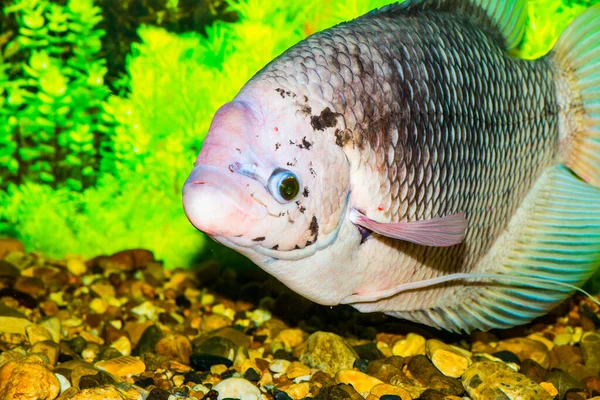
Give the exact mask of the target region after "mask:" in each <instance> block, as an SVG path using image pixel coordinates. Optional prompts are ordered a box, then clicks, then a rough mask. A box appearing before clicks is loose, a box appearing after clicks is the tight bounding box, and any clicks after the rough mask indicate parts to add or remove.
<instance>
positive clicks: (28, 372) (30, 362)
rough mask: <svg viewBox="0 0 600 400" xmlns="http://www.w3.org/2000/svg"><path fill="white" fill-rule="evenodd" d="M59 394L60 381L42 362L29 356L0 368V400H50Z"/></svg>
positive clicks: (37, 357) (35, 357)
mask: <svg viewBox="0 0 600 400" xmlns="http://www.w3.org/2000/svg"><path fill="white" fill-rule="evenodd" d="M59 393H60V381H59V380H58V378H57V377H56V375H55V374H54V373H52V371H50V369H48V367H47V366H46V365H45V364H44V362H43V360H42V359H41V358H40V357H39V356H37V355H30V356H28V357H25V358H22V359H20V360H17V361H10V362H8V363H6V364H4V365H3V366H2V368H0V399H3V400H9V399H24V400H25V399H27V400H29V399H35V400H46V399H48V400H52V399H55V398H56V397H57V396H58V394H59Z"/></svg>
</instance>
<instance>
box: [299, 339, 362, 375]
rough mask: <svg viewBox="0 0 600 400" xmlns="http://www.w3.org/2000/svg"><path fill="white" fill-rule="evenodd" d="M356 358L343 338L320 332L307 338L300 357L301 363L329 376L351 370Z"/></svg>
mask: <svg viewBox="0 0 600 400" xmlns="http://www.w3.org/2000/svg"><path fill="white" fill-rule="evenodd" d="M357 358H358V356H357V354H356V352H355V351H354V349H352V347H350V345H348V343H347V342H346V341H345V340H344V338H342V337H341V336H338V335H336V334H334V333H329V332H321V331H319V332H315V333H313V334H312V335H310V336H309V337H308V339H307V341H306V345H305V348H304V350H303V351H302V353H301V355H300V361H301V362H303V363H304V364H307V365H308V366H309V367H311V368H318V369H320V370H321V371H323V372H325V373H327V374H329V375H331V376H333V375H335V374H336V372H337V371H340V370H342V369H351V368H352V366H353V365H354V361H356V359H357Z"/></svg>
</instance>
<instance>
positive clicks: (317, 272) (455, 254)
mask: <svg viewBox="0 0 600 400" xmlns="http://www.w3.org/2000/svg"><path fill="white" fill-rule="evenodd" d="M525 7H526V4H525V0H421V1H415V0H408V1H406V2H404V3H400V4H394V5H389V6H386V7H383V8H381V9H377V10H374V11H371V12H369V13H368V14H366V15H364V16H362V17H359V18H357V19H355V20H353V21H350V22H347V23H342V24H340V25H337V26H335V27H332V28H330V29H328V30H325V31H322V32H318V33H316V34H314V35H312V36H310V37H308V38H307V39H305V40H303V41H302V42H300V43H298V44H297V45H295V46H293V47H292V48H290V49H288V50H287V51H285V52H284V53H283V54H282V55H280V56H279V57H277V58H276V59H274V60H273V61H272V62H270V63H269V64H268V65H267V66H266V67H264V68H263V69H262V70H261V71H259V72H258V73H257V74H256V75H255V76H254V77H253V78H252V79H251V80H250V81H249V82H248V83H247V84H246V85H245V86H244V87H243V88H242V89H241V91H240V92H239V93H238V94H237V96H236V97H235V98H234V99H233V100H232V101H231V102H230V103H227V104H225V105H224V106H223V107H221V108H220V109H219V111H218V112H217V113H216V115H215V117H214V119H213V122H212V124H211V127H210V130H209V132H208V135H207V137H206V140H205V142H204V144H203V147H202V150H201V152H200V154H199V156H198V158H197V160H196V163H195V166H194V168H193V170H192V172H191V174H190V176H189V178H188V179H187V181H186V183H185V185H184V187H183V204H184V209H185V212H186V214H187V216H188V218H189V220H190V221H191V223H192V224H193V225H194V226H195V227H196V228H198V229H199V230H201V231H203V232H205V233H206V234H208V235H210V236H211V237H212V238H213V239H215V240H216V241H218V242H220V243H222V244H224V245H226V246H229V247H231V248H233V249H235V250H236V251H238V252H240V253H242V254H244V255H245V256H247V257H248V258H250V259H251V260H252V261H253V262H254V263H256V264H257V265H259V266H260V267H261V268H263V269H264V270H266V271H267V272H269V273H270V274H272V275H273V276H275V277H276V278H277V279H279V280H280V281H281V282H283V283H284V284H286V285H287V286H288V287H290V288H291V289H292V290H294V291H296V292H298V293H299V294H301V295H303V296H305V297H307V298H309V299H311V300H313V301H315V302H317V303H320V304H323V305H337V304H350V305H352V306H354V307H355V308H357V309H358V310H360V311H363V312H373V311H380V312H384V313H386V314H389V315H393V316H396V317H400V318H405V319H408V320H412V321H416V322H420V323H424V324H427V325H430V326H434V327H438V328H443V329H447V330H451V331H466V332H469V331H472V330H474V329H480V330H487V329H490V328H502V327H509V326H514V325H518V324H522V323H525V322H527V321H530V320H531V319H533V318H534V317H536V316H539V315H541V314H544V313H545V312H547V311H548V310H550V309H551V308H552V307H554V306H555V305H556V304H557V303H559V302H560V301H562V300H564V299H565V298H566V297H567V296H568V295H569V294H570V293H571V292H572V291H573V289H574V288H575V287H578V286H580V285H582V284H583V283H584V282H585V281H586V280H587V279H589V277H590V276H591V275H592V274H593V273H594V271H595V269H596V268H597V266H598V265H600V189H599V187H600V5H598V6H594V7H591V8H590V9H588V10H587V11H586V12H584V13H583V14H582V15H581V16H579V17H578V18H576V19H575V20H574V21H573V23H572V24H571V25H570V26H569V27H568V28H567V29H566V30H565V32H563V34H562V35H561V37H560V38H559V40H558V42H557V43H556V45H555V47H554V48H553V50H552V51H551V52H550V53H549V54H548V55H546V56H544V57H542V58H540V59H538V60H533V61H530V60H522V59H518V58H516V57H514V56H513V55H511V50H513V49H514V48H515V47H516V46H517V45H518V44H519V42H520V41H521V39H522V36H523V32H524V26H525V23H526V14H525Z"/></svg>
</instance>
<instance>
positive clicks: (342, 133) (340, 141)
mask: <svg viewBox="0 0 600 400" xmlns="http://www.w3.org/2000/svg"><path fill="white" fill-rule="evenodd" d="M351 140H352V134H351V133H350V131H349V130H348V129H344V130H341V129H336V130H335V144H337V145H338V146H340V147H344V146H345V145H346V144H347V143H348V142H349V141H351Z"/></svg>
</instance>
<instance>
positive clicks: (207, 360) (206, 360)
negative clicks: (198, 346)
mask: <svg viewBox="0 0 600 400" xmlns="http://www.w3.org/2000/svg"><path fill="white" fill-rule="evenodd" d="M219 364H224V365H225V366H226V367H227V368H229V367H231V366H233V361H231V360H230V359H229V358H225V357H220V356H215V355H212V354H206V353H194V354H192V355H191V356H190V367H192V368H193V369H195V370H196V371H209V370H210V368H211V367H212V366H213V365H219Z"/></svg>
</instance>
